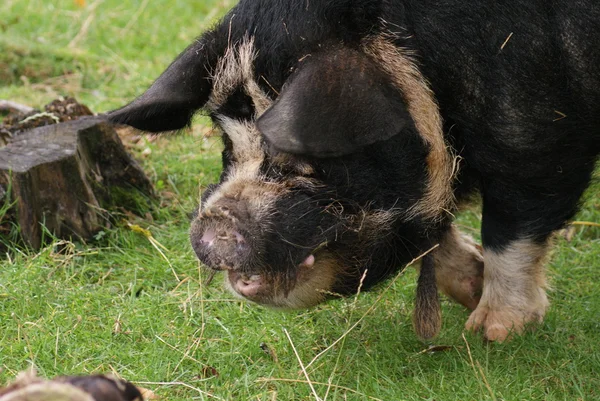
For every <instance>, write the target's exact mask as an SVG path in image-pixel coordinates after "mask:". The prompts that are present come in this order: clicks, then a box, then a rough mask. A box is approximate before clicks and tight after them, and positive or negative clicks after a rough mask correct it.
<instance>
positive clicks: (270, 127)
mask: <svg viewBox="0 0 600 401" xmlns="http://www.w3.org/2000/svg"><path fill="white" fill-rule="evenodd" d="M408 121H410V115H409V114H408V111H407V110H406V106H405V104H404V100H403V98H402V94H401V93H400V92H399V90H398V89H396V88H395V87H394V86H393V85H392V83H391V80H390V78H389V77H388V76H387V75H386V74H385V73H384V72H383V71H381V70H380V69H379V68H377V66H376V65H375V63H374V62H373V61H371V60H370V59H369V58H368V57H367V56H365V55H364V54H363V53H361V52H359V51H357V50H352V49H340V50H336V51H333V52H327V53H326V54H322V55H313V56H307V58H306V59H305V60H304V61H303V62H302V64H301V65H300V66H299V67H298V69H297V70H296V72H294V73H293V74H292V75H291V76H290V78H288V81H287V82H286V84H285V85H284V87H283V89H282V91H281V94H280V95H279V97H278V98H277V100H276V101H275V103H274V104H273V105H272V106H271V107H270V108H269V109H268V110H267V111H265V113H264V114H263V115H262V116H260V118H259V119H258V120H257V127H258V129H259V130H260V131H261V132H262V133H263V135H264V136H265V137H266V138H267V140H268V141H269V142H270V143H271V144H272V145H273V146H274V147H275V148H276V149H278V150H280V151H283V152H287V153H294V154H303V155H309V156H316V157H334V156H342V155H345V154H349V153H352V152H355V151H357V150H358V149H360V148H361V147H364V146H366V145H370V144H372V143H375V142H378V141H383V140H386V139H389V138H391V137H392V136H394V135H396V134H398V133H399V132H400V131H401V130H402V128H403V127H404V125H405V124H406V123H407V122H408Z"/></svg>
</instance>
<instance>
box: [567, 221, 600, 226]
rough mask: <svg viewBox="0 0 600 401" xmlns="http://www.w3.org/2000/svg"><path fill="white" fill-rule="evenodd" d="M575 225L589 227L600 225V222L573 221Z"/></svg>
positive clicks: (572, 223)
mask: <svg viewBox="0 0 600 401" xmlns="http://www.w3.org/2000/svg"><path fill="white" fill-rule="evenodd" d="M571 225H573V226H588V227H600V223H594V222H593V221H572V222H571Z"/></svg>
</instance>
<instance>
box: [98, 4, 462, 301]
mask: <svg viewBox="0 0 600 401" xmlns="http://www.w3.org/2000/svg"><path fill="white" fill-rule="evenodd" d="M259 3H260V2H259ZM238 7H239V6H238ZM246 7H249V5H248V4H246ZM234 11H235V10H234ZM269 12H270V11H269V6H265V7H264V9H262V10H261V11H260V12H258V11H256V12H255V13H254V14H253V16H252V17H250V16H248V15H246V16H244V15H240V16H234V12H232V14H230V15H229V16H228V17H226V18H225V19H224V21H223V23H222V24H220V25H218V26H217V27H216V28H215V29H213V30H212V31H209V32H207V33H206V34H204V35H203V36H202V37H201V38H200V39H199V40H198V41H197V42H196V43H194V44H193V45H192V46H190V47H189V48H188V49H187V50H186V51H184V52H183V53H182V54H181V55H180V56H179V57H178V58H177V59H176V60H175V61H174V62H173V63H172V64H171V65H170V66H169V68H168V69H167V70H166V71H165V72H164V73H163V74H162V75H161V76H160V77H159V78H158V79H157V80H156V82H155V83H154V84H153V85H152V86H151V87H150V88H149V89H148V91H147V92H145V93H144V94H143V95H142V96H140V97H139V98H138V99H136V100H135V101H133V102H132V103H130V104H129V105H127V106H125V107H123V108H122V109H119V110H116V111H114V112H112V113H110V115H109V116H110V118H111V119H112V121H115V122H119V123H124V124H128V125H131V126H134V127H136V128H139V129H142V130H146V131H153V132H160V131H170V130H176V129H180V128H182V127H184V126H185V125H187V124H189V122H190V119H191V117H192V116H193V114H194V113H195V112H196V111H197V110H199V109H203V110H205V111H207V112H208V113H209V115H210V117H211V118H212V120H213V123H214V125H215V126H216V127H218V128H219V129H220V131H221V132H222V141H223V145H224V150H223V154H222V160H223V172H222V174H221V178H220V180H219V182H218V183H216V184H214V185H211V186H210V187H209V188H207V189H206V190H205V191H204V193H203V195H202V199H201V202H200V206H199V209H198V212H197V214H196V215H195V217H194V219H193V221H192V225H191V230H190V239H191V244H192V247H193V249H194V250H195V252H196V254H197V255H198V257H199V258H200V260H201V261H202V262H203V263H204V264H205V265H206V266H208V267H209V268H212V269H218V270H225V271H226V273H227V278H226V283H227V285H228V286H229V287H230V288H231V289H232V290H233V291H234V292H235V293H236V294H238V295H240V296H242V297H244V298H246V299H249V300H252V301H255V302H257V303H261V304H265V305H270V306H275V307H286V308H297V307H306V306H311V305H314V304H317V303H318V302H320V301H322V300H324V299H325V298H327V297H328V296H330V295H332V294H350V293H353V292H355V291H356V290H357V289H358V288H359V287H360V286H362V288H363V289H366V288H368V287H370V286H372V285H374V284H376V283H377V282H379V281H381V280H382V279H384V278H385V277H387V276H389V275H390V274H391V273H393V272H395V271H397V270H398V269H399V268H401V267H402V266H403V265H404V264H406V263H407V262H409V261H410V260H411V259H412V258H414V257H416V256H418V255H419V254H420V253H421V252H423V251H424V250H426V249H428V248H429V247H430V246H431V245H432V244H433V243H435V241H436V240H437V239H438V233H439V232H440V231H441V230H442V228H443V227H445V226H447V224H448V222H447V218H446V217H445V214H444V208H446V207H447V206H448V203H449V202H450V199H451V195H450V193H451V191H450V181H449V179H448V177H449V169H448V165H449V163H448V157H447V152H446V149H445V146H444V143H443V139H442V138H441V127H440V126H441V124H440V120H439V114H438V111H437V107H436V104H435V102H434V101H433V98H432V96H431V93H430V92H429V90H428V88H427V85H426V84H425V82H424V80H423V79H422V77H421V76H420V74H419V71H418V69H417V68H416V67H415V65H414V64H413V63H412V62H411V61H410V59H409V58H408V57H406V56H405V55H403V54H402V53H401V52H399V51H398V50H397V47H396V46H394V45H393V44H391V43H390V42H389V41H388V40H387V39H386V38H385V37H383V36H369V37H364V38H355V39H352V38H348V39H343V38H342V39H340V38H339V37H338V36H343V35H342V34H341V33H339V32H338V31H337V30H339V29H341V28H339V27H337V28H335V29H337V30H335V29H334V28H331V29H329V28H327V27H326V25H322V26H321V28H319V29H321V30H319V29H316V30H315V31H316V32H312V31H311V32H312V34H306V35H303V36H302V35H300V33H299V30H300V29H301V27H300V26H296V25H294V23H293V21H291V20H290V21H289V22H288V23H287V24H286V23H284V24H283V25H281V24H280V23H277V24H275V23H274V25H273V26H270V25H269V26H262V27H261V28H260V29H256V27H254V28H253V24H256V23H257V21H261V19H265V20H267V21H271V20H274V19H273V18H267V17H268V13H269ZM261 13H262V14H261ZM315 18H316V17H315ZM286 30H287V34H285V31H286ZM293 31H295V34H297V36H296V39H294V38H293V37H292V36H293V35H294V34H293V33H291V32H293ZM248 32H251V33H253V34H250V33H248ZM282 32H283V33H282ZM300 36H302V38H303V39H304V40H301V39H299V37H300Z"/></svg>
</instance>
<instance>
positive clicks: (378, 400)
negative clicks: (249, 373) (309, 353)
mask: <svg viewBox="0 0 600 401" xmlns="http://www.w3.org/2000/svg"><path fill="white" fill-rule="evenodd" d="M256 381H257V382H259V383H269V382H284V383H303V384H308V382H307V381H306V380H297V379H282V378H275V377H263V378H260V379H257V380H256ZM311 383H312V384H316V385H317V386H328V387H331V388H335V389H338V390H344V391H347V392H349V393H352V394H356V395H360V396H361V397H366V398H368V399H369V400H373V401H383V400H382V399H381V398H376V397H372V396H370V395H367V394H365V393H361V392H360V391H356V390H353V389H351V388H349V387H345V386H339V385H337V384H331V383H321V382H311Z"/></svg>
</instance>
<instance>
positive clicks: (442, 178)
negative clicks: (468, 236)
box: [363, 36, 455, 218]
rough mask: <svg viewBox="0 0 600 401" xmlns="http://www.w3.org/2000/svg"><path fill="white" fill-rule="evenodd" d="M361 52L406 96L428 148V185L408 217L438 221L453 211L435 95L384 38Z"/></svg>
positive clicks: (448, 159) (448, 166)
mask: <svg viewBox="0 0 600 401" xmlns="http://www.w3.org/2000/svg"><path fill="white" fill-rule="evenodd" d="M363 51H364V52H365V53H366V54H367V55H369V56H370V57H371V58H372V59H373V60H374V61H375V62H376V63H377V64H378V65H380V66H381V68H383V70H384V71H385V72H387V73H388V74H389V76H390V77H391V78H392V80H393V82H394V84H395V85H396V87H397V88H398V89H400V91H401V92H402V94H403V95H404V97H405V100H406V103H407V105H408V111H409V113H410V115H411V116H412V118H413V120H414V123H415V126H416V128H417V130H418V131H419V133H420V134H421V137H422V138H423V140H424V141H425V143H427V145H428V146H429V147H430V152H429V155H428V156H427V166H428V170H429V183H428V186H427V192H426V194H425V196H424V198H423V199H421V200H420V201H419V202H417V203H416V204H415V205H414V206H413V207H412V208H411V210H410V211H409V217H414V216H417V215H421V216H424V217H428V218H438V217H440V216H441V215H442V214H443V213H444V212H445V211H448V210H450V209H452V208H453V204H454V195H453V192H452V180H453V176H454V173H455V172H454V171H453V161H452V157H451V153H450V151H449V148H448V146H447V144H446V142H445V140H444V135H443V131H442V118H441V116H440V112H439V108H438V104H437V102H436V100H435V96H434V93H433V92H432V91H431V88H429V85H428V84H427V81H426V80H425V78H424V77H423V75H422V74H421V72H420V71H419V68H418V67H417V65H416V64H415V62H414V61H413V60H412V58H411V55H410V54H409V53H408V52H407V51H405V50H403V49H399V48H398V47H397V46H395V45H394V44H392V43H391V42H390V41H389V40H388V39H387V38H386V37H384V36H378V37H373V38H369V39H367V40H365V41H364V43H363Z"/></svg>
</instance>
